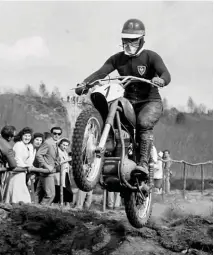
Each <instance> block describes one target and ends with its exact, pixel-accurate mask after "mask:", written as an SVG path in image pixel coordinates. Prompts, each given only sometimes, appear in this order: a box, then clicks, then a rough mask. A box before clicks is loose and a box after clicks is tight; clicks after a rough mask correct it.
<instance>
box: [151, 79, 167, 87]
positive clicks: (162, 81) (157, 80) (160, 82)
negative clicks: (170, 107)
mask: <svg viewBox="0 0 214 255" xmlns="http://www.w3.org/2000/svg"><path fill="white" fill-rule="evenodd" d="M152 83H154V84H157V85H158V86H160V87H164V86H165V81H164V79H162V78H159V77H154V78H152Z"/></svg>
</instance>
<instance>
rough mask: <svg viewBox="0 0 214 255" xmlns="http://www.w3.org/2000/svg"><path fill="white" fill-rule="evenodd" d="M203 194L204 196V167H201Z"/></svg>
mask: <svg viewBox="0 0 214 255" xmlns="http://www.w3.org/2000/svg"><path fill="white" fill-rule="evenodd" d="M201 194H202V195H203V194H204V167H203V165H201Z"/></svg>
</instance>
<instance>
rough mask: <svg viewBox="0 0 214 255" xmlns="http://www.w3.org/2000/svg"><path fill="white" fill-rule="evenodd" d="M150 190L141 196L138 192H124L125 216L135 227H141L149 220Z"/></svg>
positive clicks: (151, 201)
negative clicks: (143, 196)
mask: <svg viewBox="0 0 214 255" xmlns="http://www.w3.org/2000/svg"><path fill="white" fill-rule="evenodd" d="M152 203H153V192H152V190H151V191H150V192H149V193H148V195H147V196H145V199H143V198H142V196H141V194H140V193H139V192H133V191H131V190H130V191H129V190H128V191H127V192H126V193H125V194H124V204H125V211H126V215H127V218H128V220H129V222H130V224H131V225H132V226H133V227H135V228H142V227H143V226H144V225H145V224H146V223H147V222H148V220H149V218H150V216H151V213H152Z"/></svg>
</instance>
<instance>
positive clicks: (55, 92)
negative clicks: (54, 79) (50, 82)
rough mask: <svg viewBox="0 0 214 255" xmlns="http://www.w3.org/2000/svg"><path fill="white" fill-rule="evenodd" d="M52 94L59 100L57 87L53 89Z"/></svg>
mask: <svg viewBox="0 0 214 255" xmlns="http://www.w3.org/2000/svg"><path fill="white" fill-rule="evenodd" d="M52 94H54V95H55V97H56V98H61V93H60V91H59V88H57V87H54V90H53V92H52Z"/></svg>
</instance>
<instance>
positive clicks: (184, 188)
mask: <svg viewBox="0 0 214 255" xmlns="http://www.w3.org/2000/svg"><path fill="white" fill-rule="evenodd" d="M183 164H184V170H183V198H184V199H185V198H186V184H187V183H186V182H187V180H186V163H185V162H184V163H183Z"/></svg>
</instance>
